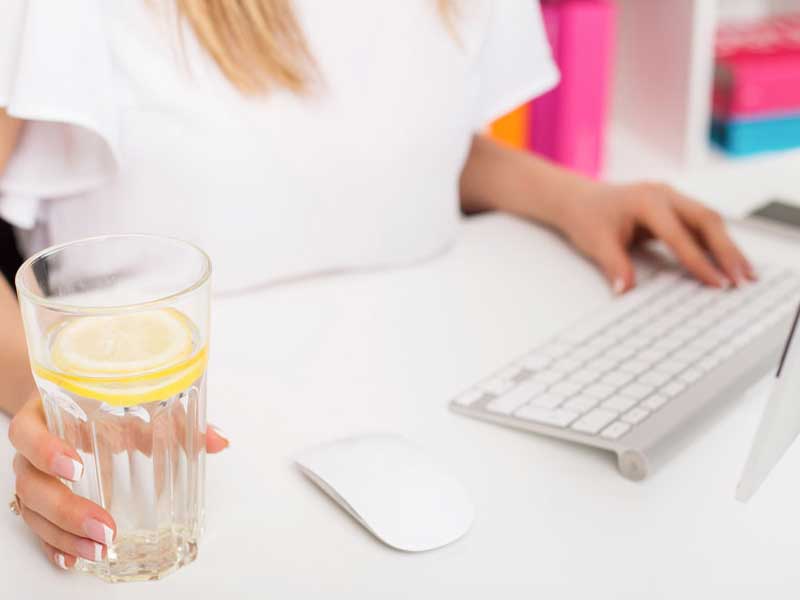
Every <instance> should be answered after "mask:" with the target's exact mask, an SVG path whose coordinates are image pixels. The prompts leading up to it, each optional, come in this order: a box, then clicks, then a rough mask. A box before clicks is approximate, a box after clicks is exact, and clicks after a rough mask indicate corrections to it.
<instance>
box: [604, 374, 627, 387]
mask: <svg viewBox="0 0 800 600" xmlns="http://www.w3.org/2000/svg"><path fill="white" fill-rule="evenodd" d="M633 377H634V376H633V375H631V374H630V373H623V372H622V371H611V372H610V373H606V374H605V375H603V378H602V379H601V380H600V381H601V382H602V383H609V384H611V385H616V386H617V387H620V386H623V385H625V384H626V383H628V382H629V381H631V380H632V379H633Z"/></svg>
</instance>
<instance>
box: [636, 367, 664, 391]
mask: <svg viewBox="0 0 800 600" xmlns="http://www.w3.org/2000/svg"><path fill="white" fill-rule="evenodd" d="M656 368H658V365H656ZM670 379H672V375H670V374H669V373H661V372H659V371H650V372H649V373H645V374H644V375H642V376H641V377H639V381H640V382H641V383H646V384H648V385H653V386H658V385H663V384H665V383H666V382H668V381H669V380H670Z"/></svg>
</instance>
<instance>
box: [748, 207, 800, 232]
mask: <svg viewBox="0 0 800 600" xmlns="http://www.w3.org/2000/svg"><path fill="white" fill-rule="evenodd" d="M750 216H751V217H757V218H759V219H764V220H766V221H772V222H775V223H780V224H781V225H788V226H790V227H796V228H798V229H800V206H798V205H796V204H790V203H788V202H783V201H781V200H772V201H771V202H768V203H767V204H764V205H763V206H759V207H758V208H756V209H754V210H753V211H751V212H750Z"/></svg>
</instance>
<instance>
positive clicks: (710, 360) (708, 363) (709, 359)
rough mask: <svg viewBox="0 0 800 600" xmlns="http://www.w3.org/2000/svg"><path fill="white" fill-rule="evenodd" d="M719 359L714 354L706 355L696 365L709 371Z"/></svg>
mask: <svg viewBox="0 0 800 600" xmlns="http://www.w3.org/2000/svg"><path fill="white" fill-rule="evenodd" d="M720 362H721V360H720V359H719V358H718V357H717V356H716V355H715V354H712V355H710V356H706V357H705V358H704V359H702V360H701V361H700V362H698V363H696V364H697V367H698V368H699V369H700V370H702V371H710V370H711V369H713V368H714V367H716V366H717V365H718V364H719V363H720Z"/></svg>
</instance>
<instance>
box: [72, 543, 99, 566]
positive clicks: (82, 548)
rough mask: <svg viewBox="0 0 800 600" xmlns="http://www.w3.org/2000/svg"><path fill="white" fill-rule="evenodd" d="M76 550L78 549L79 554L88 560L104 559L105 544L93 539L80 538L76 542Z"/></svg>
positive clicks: (97, 560)
mask: <svg viewBox="0 0 800 600" xmlns="http://www.w3.org/2000/svg"><path fill="white" fill-rule="evenodd" d="M75 550H77V551H78V555H79V556H81V557H82V558H85V559H86V560H91V561H92V562H100V561H101V560H103V544H98V543H97V542H93V541H92V540H87V539H83V538H81V539H79V540H78V541H77V542H75Z"/></svg>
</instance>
